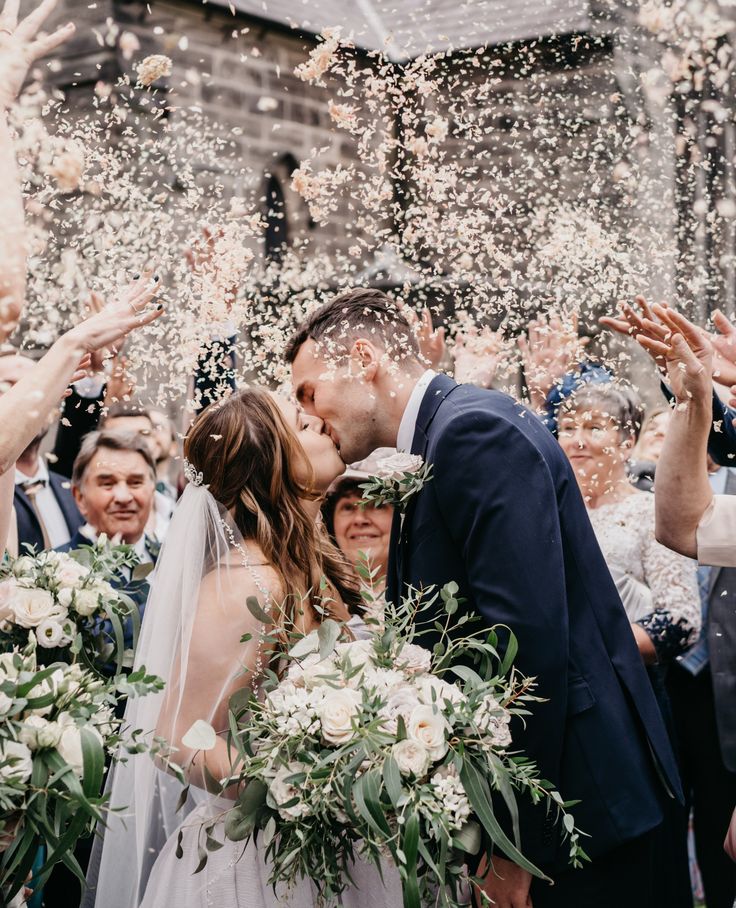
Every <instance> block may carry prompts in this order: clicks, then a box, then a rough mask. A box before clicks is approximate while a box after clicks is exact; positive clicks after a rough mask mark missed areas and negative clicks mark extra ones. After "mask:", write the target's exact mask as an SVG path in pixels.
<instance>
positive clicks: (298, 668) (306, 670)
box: [286, 653, 337, 690]
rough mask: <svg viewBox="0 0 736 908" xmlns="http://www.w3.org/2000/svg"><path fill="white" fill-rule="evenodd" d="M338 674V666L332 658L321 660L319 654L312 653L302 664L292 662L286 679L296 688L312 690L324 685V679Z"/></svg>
mask: <svg viewBox="0 0 736 908" xmlns="http://www.w3.org/2000/svg"><path fill="white" fill-rule="evenodd" d="M336 674H337V665H336V664H335V660H334V659H332V657H330V656H328V657H327V659H320V657H319V653H310V654H309V655H308V656H305V658H304V659H302V660H301V662H292V663H291V665H290V666H289V671H288V672H287V673H286V678H287V680H288V681H291V683H292V684H294V685H295V686H296V687H305V688H306V689H307V690H311V689H312V688H313V687H319V686H320V685H321V684H324V679H325V678H327V677H329V676H331V675H336Z"/></svg>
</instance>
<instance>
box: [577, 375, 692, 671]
mask: <svg viewBox="0 0 736 908" xmlns="http://www.w3.org/2000/svg"><path fill="white" fill-rule="evenodd" d="M641 413H642V410H641V405H640V404H639V401H638V399H637V398H636V396H635V395H634V393H633V392H632V391H631V390H630V389H628V388H622V387H620V386H618V385H615V384H610V383H609V384H603V385H601V384H599V385H594V386H586V387H583V388H580V389H578V390H577V391H576V392H575V393H574V394H572V395H571V396H570V397H569V398H567V399H566V400H565V402H564V403H563V404H562V406H561V407H560V414H559V433H560V439H559V440H560V445H561V446H562V449H563V451H564V452H565V454H566V455H567V457H568V459H569V460H570V463H571V464H572V467H573V469H574V471H575V476H576V478H577V481H578V485H579V486H580V490H581V492H582V494H583V498H584V500H585V504H586V507H587V508H588V515H589V517H590V520H591V523H592V524H593V529H594V530H595V533H596V536H597V537H598V541H599V543H600V545H601V548H602V550H603V554H604V556H605V557H606V562H607V564H608V566H609V569H614V570H615V572H616V573H615V574H614V579H615V580H616V583H617V586H618V587H619V592H620V593H621V594H622V598H623V600H624V605H625V607H626V609H627V613H628V614H629V618H630V620H631V621H632V629H633V632H634V636H635V637H636V640H637V644H638V646H639V651H640V653H641V655H642V658H643V659H644V662H645V663H646V664H647V665H653V664H655V663H660V664H661V663H666V662H669V661H671V660H672V659H673V658H675V657H677V656H679V655H681V654H682V653H683V652H684V651H685V649H687V647H688V646H689V645H690V644H692V643H694V642H695V640H696V639H697V637H698V634H699V632H700V606H699V595H698V585H697V579H696V566H695V564H694V562H692V561H690V560H689V559H687V558H682V557H681V556H679V555H677V554H675V553H674V552H671V551H669V550H668V549H666V548H665V547H664V546H662V545H660V544H659V543H658V542H657V540H656V538H655V534H654V498H653V497H652V496H651V495H647V494H644V493H641V492H639V491H638V490H637V489H635V488H634V487H633V485H632V484H631V481H630V479H629V476H628V474H627V471H626V461H627V460H628V458H629V456H630V454H631V451H632V450H633V448H634V445H635V443H636V440H637V437H638V433H639V428H640V426H641Z"/></svg>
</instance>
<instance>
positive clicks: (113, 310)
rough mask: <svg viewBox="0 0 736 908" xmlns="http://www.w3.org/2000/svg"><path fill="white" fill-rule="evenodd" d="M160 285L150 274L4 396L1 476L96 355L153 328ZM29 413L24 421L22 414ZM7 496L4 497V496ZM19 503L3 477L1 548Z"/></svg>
mask: <svg viewBox="0 0 736 908" xmlns="http://www.w3.org/2000/svg"><path fill="white" fill-rule="evenodd" d="M158 290H159V284H158V283H157V282H154V281H152V280H151V273H150V272H145V273H144V274H143V275H142V277H141V279H140V280H137V281H133V283H132V284H131V285H130V286H129V287H128V288H127V289H126V290H125V291H124V292H123V293H122V294H121V296H120V298H119V299H118V300H117V301H116V302H114V303H111V304H110V305H109V306H107V307H105V309H103V310H102V311H101V312H99V313H97V314H96V315H93V316H92V317H91V318H88V319H86V321H83V322H81V323H80V324H79V325H77V326H76V328H72V329H71V331H67V333H66V334H64V335H62V336H61V337H60V338H59V340H58V341H57V342H56V343H55V344H54V345H53V347H52V348H51V349H50V350H49V352H48V353H47V354H46V356H44V357H43V359H42V360H41V361H40V362H39V363H38V364H37V365H36V367H35V368H34V369H33V370H32V371H31V372H30V373H29V374H28V375H26V376H25V377H24V378H22V379H21V380H20V381H19V382H18V383H17V384H16V385H15V386H14V387H12V388H11V389H10V390H9V391H8V392H6V393H5V394H4V395H3V396H2V397H0V425H1V426H3V432H2V435H0V476H2V475H3V474H9V475H11V476H12V473H11V469H12V467H13V464H14V463H15V461H16V460H17V459H18V457H19V456H20V455H21V453H22V452H23V450H24V449H25V448H26V447H27V445H28V444H29V443H30V442H31V441H32V439H33V438H34V437H35V436H36V435H37V434H38V433H39V432H40V430H41V429H42V428H43V427H44V426H45V425H46V421H47V420H48V418H49V414H50V413H51V411H52V410H53V408H54V407H55V406H56V405H57V404H58V402H59V400H60V399H61V398H62V397H63V396H64V392H65V390H66V388H67V387H68V385H69V383H70V382H72V381H74V380H75V379H78V378H81V377H82V375H83V374H84V373H83V372H80V371H79V370H80V366H86V364H87V362H88V356H89V354H91V353H92V352H95V351H97V350H100V349H102V348H104V347H107V346H110V345H114V344H116V343H118V342H119V341H120V340H121V339H122V338H124V337H125V336H126V335H127V334H128V333H129V332H130V331H132V330H133V329H134V328H137V327H140V326H142V325H147V324H149V323H150V322H152V321H153V320H154V319H156V318H158V317H159V316H160V315H162V314H163V307H162V306H156V307H155V308H153V309H148V310H147V308H146V307H147V305H148V303H149V302H150V301H151V300H152V299H153V297H154V296H155V294H156V293H157V292H158ZM20 413H22V414H23V419H19V418H18V414H20ZM3 492H4V493H5V494H4V495H3V494H2V493H3ZM12 505H13V487H12V485H11V484H10V481H9V480H8V479H7V478H6V477H5V476H3V481H2V483H0V546H1V547H2V548H4V547H5V541H6V539H7V536H8V527H9V525H10V511H11V509H12Z"/></svg>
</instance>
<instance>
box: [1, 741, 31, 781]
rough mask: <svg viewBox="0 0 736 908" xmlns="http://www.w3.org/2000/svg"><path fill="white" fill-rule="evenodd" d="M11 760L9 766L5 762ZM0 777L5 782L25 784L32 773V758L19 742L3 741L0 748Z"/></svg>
mask: <svg viewBox="0 0 736 908" xmlns="http://www.w3.org/2000/svg"><path fill="white" fill-rule="evenodd" d="M10 760H13V765H12V766H11V765H10V763H9V762H8V763H7V764H6V761H10ZM0 764H6V765H2V766H0V777H1V778H3V779H6V780H7V781H11V780H12V781H15V782H27V781H28V779H30V777H31V772H32V771H33V756H32V754H31V752H30V750H29V749H28V748H27V747H26V745H25V744H23V743H21V742H20V741H4V742H3V743H2V746H1V747H0Z"/></svg>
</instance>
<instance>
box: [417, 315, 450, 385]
mask: <svg viewBox="0 0 736 908" xmlns="http://www.w3.org/2000/svg"><path fill="white" fill-rule="evenodd" d="M417 339H418V341H419V350H420V352H421V354H422V356H423V357H424V359H426V360H427V362H428V363H429V365H430V368H432V369H436V368H437V367H438V366H439V365H440V363H441V362H442V360H443V359H444V358H445V329H444V328H436V329H435V328H434V326H433V325H432V313H431V312H430V311H429V309H428V308H427V307H426V306H425V307H424V309H422V317H421V319H420V321H419V330H418V332H417Z"/></svg>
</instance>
